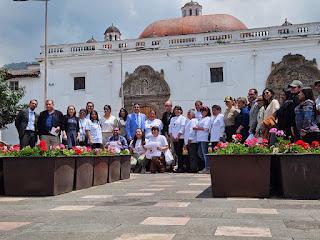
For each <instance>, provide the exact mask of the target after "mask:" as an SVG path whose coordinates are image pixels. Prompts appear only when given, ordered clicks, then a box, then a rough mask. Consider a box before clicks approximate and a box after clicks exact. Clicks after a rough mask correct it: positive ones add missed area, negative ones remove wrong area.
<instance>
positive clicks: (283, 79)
mask: <svg viewBox="0 0 320 240" xmlns="http://www.w3.org/2000/svg"><path fill="white" fill-rule="evenodd" d="M318 79H320V71H319V69H318V67H317V62H316V59H313V60H311V61H310V60H306V59H305V57H304V56H302V55H300V54H295V55H292V54H291V53H290V54H288V55H286V56H284V57H283V58H282V61H281V62H279V63H276V64H275V63H274V62H272V65H271V73H270V75H269V77H268V79H267V82H266V86H267V87H268V88H271V89H273V90H274V91H275V96H276V98H277V99H279V94H280V92H281V91H282V89H283V88H286V87H287V86H288V85H289V84H290V83H291V82H292V81H293V80H299V81H301V82H302V83H303V84H304V86H305V87H313V84H314V81H315V80H318Z"/></svg>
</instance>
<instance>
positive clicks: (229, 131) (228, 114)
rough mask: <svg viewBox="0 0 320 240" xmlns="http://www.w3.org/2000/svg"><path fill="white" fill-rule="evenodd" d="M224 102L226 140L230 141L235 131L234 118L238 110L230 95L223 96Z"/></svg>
mask: <svg viewBox="0 0 320 240" xmlns="http://www.w3.org/2000/svg"><path fill="white" fill-rule="evenodd" d="M224 103H225V104H226V107H227V109H226V111H225V112H224V118H223V119H224V124H225V133H226V140H227V141H228V142H231V141H232V135H233V134H235V133H236V130H237V129H236V126H235V120H236V117H237V115H238V114H239V111H238V110H237V109H236V108H235V107H234V100H233V98H232V97H230V96H228V97H225V99H224Z"/></svg>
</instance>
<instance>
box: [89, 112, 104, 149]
mask: <svg viewBox="0 0 320 240" xmlns="http://www.w3.org/2000/svg"><path fill="white" fill-rule="evenodd" d="M90 120H91V124H90V135H91V137H90V138H91V139H92V140H91V146H92V148H102V131H101V126H100V123H99V117H98V113H97V111H96V110H93V111H92V112H91V113H90Z"/></svg>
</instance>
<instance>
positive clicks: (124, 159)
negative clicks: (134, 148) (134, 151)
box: [120, 155, 131, 180]
mask: <svg viewBox="0 0 320 240" xmlns="http://www.w3.org/2000/svg"><path fill="white" fill-rule="evenodd" d="M130 161H131V155H121V156H120V164H121V165H120V179H121V180H124V179H129V178H130V171H131V163H130Z"/></svg>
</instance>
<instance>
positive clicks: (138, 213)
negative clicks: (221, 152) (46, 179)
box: [0, 174, 320, 240]
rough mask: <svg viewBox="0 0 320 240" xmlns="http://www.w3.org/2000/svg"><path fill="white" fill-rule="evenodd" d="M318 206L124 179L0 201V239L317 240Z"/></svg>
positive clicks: (170, 181)
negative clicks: (216, 194) (50, 194)
mask: <svg viewBox="0 0 320 240" xmlns="http://www.w3.org/2000/svg"><path fill="white" fill-rule="evenodd" d="M319 209H320V201H317V200H313V201H299V200H285V199H276V198H273V199H250V198H249V199H247V198H211V188H210V177H209V175H204V174H203V175H200V174H143V175H139V174H132V178H131V179H127V180H124V181H119V182H116V183H111V184H106V185H103V186H97V187H93V188H90V189H84V190H80V191H75V192H71V193H68V194H63V195H60V196H55V197H43V198H32V197H19V198H18V197H0V239H14V240H20V239H21V240H22V239H23V240H47V239H56V240H62V239H63V240H64V239H71V240H73V239H74V240H75V239H77V240H78V239H86V240H87V239H89V240H92V239H103V240H105V239H107V240H108V239H110V240H115V239H116V240H209V239H218V240H233V239H240V240H241V239H242V240H247V239H249V240H255V239H257V240H259V239H261V240H263V239H272V240H274V239H276V240H307V239H308V240H320V211H319Z"/></svg>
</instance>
